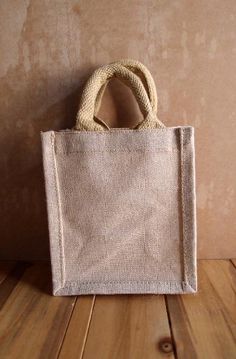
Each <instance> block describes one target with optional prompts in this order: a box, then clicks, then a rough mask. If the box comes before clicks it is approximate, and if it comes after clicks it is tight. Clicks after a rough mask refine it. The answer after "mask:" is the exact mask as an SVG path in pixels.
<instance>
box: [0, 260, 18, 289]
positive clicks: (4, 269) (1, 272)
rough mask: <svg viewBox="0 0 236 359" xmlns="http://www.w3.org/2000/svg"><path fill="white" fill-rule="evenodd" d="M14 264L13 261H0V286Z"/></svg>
mask: <svg viewBox="0 0 236 359" xmlns="http://www.w3.org/2000/svg"><path fill="white" fill-rule="evenodd" d="M15 264H16V262H14V261H0V284H1V283H2V282H3V281H4V279H5V278H6V277H7V275H8V274H9V273H10V271H11V270H12V269H13V267H14V266H15Z"/></svg>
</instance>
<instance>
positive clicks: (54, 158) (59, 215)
mask: <svg viewBox="0 0 236 359" xmlns="http://www.w3.org/2000/svg"><path fill="white" fill-rule="evenodd" d="M51 146H52V154H53V168H54V184H55V192H56V197H57V222H58V239H59V251H60V254H59V257H60V276H61V278H60V279H61V280H60V282H61V287H63V286H64V253H63V247H62V221H61V206H60V194H59V186H58V185H59V183H58V173H57V164H56V157H55V134H54V132H53V133H52V134H51Z"/></svg>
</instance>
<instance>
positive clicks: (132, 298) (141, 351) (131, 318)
mask: <svg viewBox="0 0 236 359" xmlns="http://www.w3.org/2000/svg"><path fill="white" fill-rule="evenodd" d="M94 355H95V357H96V359H110V358H112V359H130V358H135V359H143V358H145V359H151V358H162V357H163V358H164V357H166V356H168V358H173V357H174V355H173V346H172V341H171V337H170V330H169V325H168V318H167V313H166V309H165V301H164V297H163V296H154V295H153V296H152V295H129V296H128V295H124V296H97V297H96V301H95V305H94V310H93V315H92V320H91V324H90V328H89V334H88V338H87V341H86V344H85V349H84V355H83V359H91V358H93V357H94Z"/></svg>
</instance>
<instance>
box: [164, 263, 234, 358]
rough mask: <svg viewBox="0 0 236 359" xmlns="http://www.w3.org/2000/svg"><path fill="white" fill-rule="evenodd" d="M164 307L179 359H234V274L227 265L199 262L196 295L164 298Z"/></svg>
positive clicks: (229, 265)
mask: <svg viewBox="0 0 236 359" xmlns="http://www.w3.org/2000/svg"><path fill="white" fill-rule="evenodd" d="M167 305H168V311H169V315H170V322H171V327H172V331H173V335H174V339H175V342H176V350H177V356H178V359H182V358H186V359H189V358H190V357H191V359H195V358H201V359H204V358H206V359H216V358H225V359H228V358H236V270H235V268H234V266H233V265H232V263H231V262H230V261H201V262H200V263H199V292H198V294H196V295H190V296H188V295H186V296H179V295H178V296H167ZM190 353H191V354H190Z"/></svg>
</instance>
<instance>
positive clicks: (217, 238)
mask: <svg viewBox="0 0 236 359" xmlns="http://www.w3.org/2000/svg"><path fill="white" fill-rule="evenodd" d="M0 30H1V39H0V51H1V64H0V76H1V82H0V91H1V95H0V101H1V104H0V111H1V122H0V126H1V131H0V146H1V147H0V166H1V176H0V190H1V206H0V218H1V228H0V229H1V247H0V252H1V257H2V258H24V259H30V258H34V259H36V258H37V259H42V258H48V234H47V221H46V206H45V197H44V185H43V176H42V164H41V147H40V136H39V133H40V131H41V130H48V129H55V130H56V129H61V128H66V127H71V126H72V125H73V123H74V118H75V114H76V110H77V104H78V100H79V96H80V93H81V87H82V85H83V83H84V81H85V79H86V78H87V76H88V75H89V74H90V72H91V70H92V69H94V68H95V67H96V66H98V65H100V64H103V63H106V62H110V61H112V60H116V59H118V58H121V57H122V58H123V57H131V58H135V59H138V60H140V61H142V62H143V63H144V64H146V65H147V66H148V67H149V68H150V70H151V71H152V73H153V75H154V77H155V80H156V84H157V88H158V94H159V99H160V109H159V117H160V119H161V120H162V121H163V122H164V123H165V124H166V125H167V126H173V125H184V124H189V125H193V126H194V127H195V128H196V150H197V153H196V156H197V195H198V205H197V206H198V239H199V248H198V249H199V256H200V257H204V258H216V257H217V258H219V257H236V241H235V232H236V220H235V217H236V193H235V184H236V161H235V157H236V156H235V155H236V120H235V116H236V76H235V74H236V1H235V0H224V1H222V0H208V1H206V0H205V1H203V0H198V1H194V0H178V1H175V0H165V1H164V0H160V1H157V0H147V1H141V0H140V1H133V0H130V1H126V0H119V1H111V0H106V1H105V0H101V1H94V0H92V1H85V0H82V1H73V0H67V1H65V0H50V1H49V0H46V1H41V0H31V1H30V0H25V1H21V0H2V1H1V2H0ZM115 85H116V84H115V83H114V82H113V84H112V85H111V86H110V91H109V92H107V93H106V97H105V100H104V102H103V106H102V109H101V112H100V114H101V116H103V118H105V119H107V120H108V121H109V122H110V123H112V124H114V125H117V123H118V122H119V124H120V125H124V124H127V121H128V120H129V121H130V123H131V122H134V121H135V119H134V118H135V117H136V118H137V117H138V116H139V113H138V111H137V107H136V106H135V104H134V101H133V98H132V97H131V95H130V93H129V91H128V90H126V89H125V88H124V86H120V85H119V86H115ZM112 96H113V97H112Z"/></svg>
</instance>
